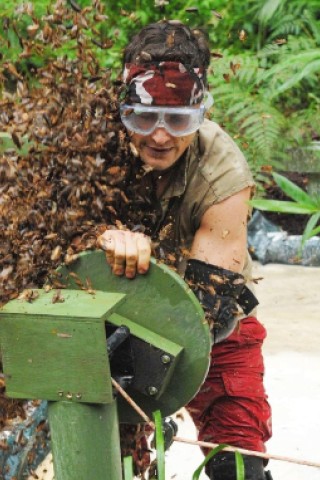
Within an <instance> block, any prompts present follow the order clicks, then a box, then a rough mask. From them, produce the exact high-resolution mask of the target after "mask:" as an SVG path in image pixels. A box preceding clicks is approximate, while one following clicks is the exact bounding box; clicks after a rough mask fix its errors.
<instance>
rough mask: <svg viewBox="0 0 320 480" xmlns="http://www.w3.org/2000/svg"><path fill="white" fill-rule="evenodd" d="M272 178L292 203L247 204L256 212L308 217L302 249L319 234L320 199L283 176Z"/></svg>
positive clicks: (254, 201)
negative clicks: (255, 209) (293, 214)
mask: <svg viewBox="0 0 320 480" xmlns="http://www.w3.org/2000/svg"><path fill="white" fill-rule="evenodd" d="M272 176H273V178H274V180H275V182H276V184H277V185H278V186H279V187H280V189H281V190H282V191H283V192H284V193H285V194H286V195H287V196H288V197H289V198H291V199H292V201H285V200H267V199H256V200H251V201H250V202H249V203H250V205H251V206H252V207H254V208H257V209H258V210H263V211H269V212H279V213H289V214H290V213H295V214H301V215H309V216H310V219H309V221H308V223H307V225H306V227H305V230H304V232H303V235H302V245H301V246H302V247H303V246H304V244H305V242H306V241H307V240H308V239H309V238H311V237H313V236H315V235H318V234H319V233H320V225H319V221H320V197H316V196H312V195H309V194H308V193H307V192H305V191H304V190H302V188H300V187H299V186H298V185H296V184H295V183H293V182H291V180H289V179H288V178H286V177H285V176H283V175H280V174H278V173H273V175H272Z"/></svg>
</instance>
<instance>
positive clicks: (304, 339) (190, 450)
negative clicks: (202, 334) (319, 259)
mask: <svg viewBox="0 0 320 480" xmlns="http://www.w3.org/2000/svg"><path fill="white" fill-rule="evenodd" d="M254 277H255V278H261V280H260V281H259V283H258V285H257V296H258V298H259V301H260V306H259V319H260V321H261V322H262V323H263V324H264V325H265V327H266V328H267V331H268V338H267V340H266V342H265V346H264V357H265V367H266V377H265V385H266V389H267V392H268V395H269V400H270V403H271V405H272V409H273V437H272V439H271V440H269V442H268V443H267V448H268V453H270V454H273V455H277V456H286V457H290V458H293V459H300V460H309V461H311V462H317V463H320V453H319V446H318V445H319V440H318V439H319V432H320V413H319V402H320V305H319V303H320V293H319V292H320V268H313V267H301V266H291V265H278V264H269V265H264V266H263V265H261V264H259V263H257V262H256V263H255V264H254ZM180 413H182V414H183V416H184V420H181V419H180V418H178V419H177V422H178V425H179V431H178V435H179V436H180V437H184V438H190V439H195V438H196V432H195V429H194V426H193V424H192V422H191V421H190V418H189V416H188V414H187V413H186V412H185V410H184V409H183V410H182V411H181V412H180ZM179 417H180V416H179ZM202 460H203V456H202V454H201V452H200V450H199V448H198V447H195V446H190V445H185V444H182V443H177V442H175V443H174V444H173V446H172V447H171V449H170V451H169V452H168V453H167V454H166V479H167V480H171V479H172V480H191V478H192V474H193V472H194V470H195V469H196V468H197V467H198V465H199V464H200V463H201V461H202ZM268 468H269V469H270V470H271V472H272V475H273V478H274V480H320V469H318V468H314V467H309V466H302V465H296V464H294V463H289V462H282V461H278V460H271V461H270V462H269V466H268ZM44 471H45V473H43V472H44ZM38 474H39V478H40V479H43V480H51V479H52V476H53V474H52V462H51V460H50V459H48V460H47V462H46V463H45V464H44V465H42V466H41V467H40V468H39V469H38ZM205 479H207V477H206V475H204V474H203V475H202V476H201V480H205ZM30 480H31V479H30ZM88 480H89V479H88ZM90 480H94V479H90Z"/></svg>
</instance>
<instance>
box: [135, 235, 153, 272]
mask: <svg viewBox="0 0 320 480" xmlns="http://www.w3.org/2000/svg"><path fill="white" fill-rule="evenodd" d="M137 246H138V262H137V269H138V273H142V274H144V273H147V271H148V270H149V266H150V257H151V240H150V238H149V237H147V236H146V235H143V234H140V235H139V237H138V238H137Z"/></svg>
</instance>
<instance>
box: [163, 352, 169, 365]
mask: <svg viewBox="0 0 320 480" xmlns="http://www.w3.org/2000/svg"><path fill="white" fill-rule="evenodd" d="M161 362H162V363H164V364H165V365H166V364H167V363H170V362H171V358H170V357H169V355H167V354H166V353H164V354H163V355H162V356H161Z"/></svg>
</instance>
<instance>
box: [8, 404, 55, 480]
mask: <svg viewBox="0 0 320 480" xmlns="http://www.w3.org/2000/svg"><path fill="white" fill-rule="evenodd" d="M25 410H26V414H27V418H26V419H25V420H23V421H20V422H16V423H13V424H12V425H10V426H9V427H8V428H5V429H3V430H2V431H1V432H0V442H1V444H2V448H0V480H13V479H14V480H22V479H26V478H28V476H29V475H30V473H31V472H32V470H35V469H36V467H37V466H38V465H39V464H40V463H41V461H42V460H43V459H44V458H45V457H46V455H47V454H48V452H49V450H50V439H49V427H48V421H47V402H41V403H40V404H36V406H35V405H34V403H33V402H31V401H30V402H26V406H25ZM4 446H5V448H4Z"/></svg>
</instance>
